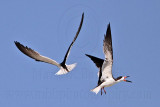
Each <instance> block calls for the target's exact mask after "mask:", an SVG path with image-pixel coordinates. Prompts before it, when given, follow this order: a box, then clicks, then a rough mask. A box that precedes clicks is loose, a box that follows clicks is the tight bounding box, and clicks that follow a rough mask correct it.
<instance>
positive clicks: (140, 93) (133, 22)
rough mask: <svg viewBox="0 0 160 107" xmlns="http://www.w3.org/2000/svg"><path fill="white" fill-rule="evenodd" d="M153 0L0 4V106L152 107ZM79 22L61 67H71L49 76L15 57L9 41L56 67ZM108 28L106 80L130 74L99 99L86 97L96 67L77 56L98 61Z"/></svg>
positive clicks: (155, 101) (156, 32)
mask: <svg viewBox="0 0 160 107" xmlns="http://www.w3.org/2000/svg"><path fill="white" fill-rule="evenodd" d="M159 10H160V1H159V0H150V1H149V0H148V1H146V0H134V1H133V0H132V1H131V0H67V1H66V0H61V1H58V0H57V1H55V0H14V1H13V0H1V1H0V36H1V42H0V50H1V51H0V59H1V64H0V65H1V66H0V67H1V69H0V106H1V107H56V106H59V107H64V106H70V107H72V106H76V107H82V106H92V107H95V106H99V107H100V106H106V107H119V106H125V107H135V106H145V107H150V106H156V105H159V104H160V102H159V99H160V94H159V90H160V86H159V84H160V81H159V75H160V72H159V70H160V66H159V64H160V57H159V55H160V50H159V49H160V48H159V46H160V42H159V41H160V27H159V25H160V12H159ZM83 12H84V23H83V26H82V29H81V32H80V34H79V37H78V38H77V40H76V42H75V44H74V46H73V47H72V49H71V53H70V56H69V58H68V60H67V64H72V63H75V62H77V63H78V64H77V67H76V68H75V69H74V70H73V71H71V72H70V73H68V74H67V75H63V76H55V75H54V74H55V73H56V72H57V71H58V68H57V67H56V66H52V65H49V64H45V63H41V62H36V61H34V60H32V59H30V58H29V57H27V56H25V55H24V54H22V53H21V52H20V51H19V50H18V49H17V48H16V46H15V45H14V41H19V42H20V43H22V44H24V45H27V46H28V47H31V48H32V49H34V50H36V51H38V52H39V53H41V54H42V55H45V56H48V57H50V58H53V59H54V60H56V61H57V62H61V61H62V60H63V57H64V55H65V52H66V51H67V48H68V46H69V44H70V43H71V41H72V40H73V38H74V36H75V33H76V31H77V29H78V26H79V23H80V19H81V15H82V13H83ZM109 22H110V24H111V31H112V39H113V54H114V64H113V75H114V76H115V77H117V76H120V75H123V76H125V75H129V76H131V77H130V78H128V80H132V81H133V83H132V84H131V83H126V82H121V83H119V84H116V85H114V86H113V87H109V88H105V89H106V91H107V94H106V95H103V96H101V95H100V93H99V94H98V95H95V94H94V93H92V92H90V89H92V88H94V87H95V86H96V84H97V79H98V78H97V71H98V69H97V68H96V66H95V65H94V64H93V62H92V61H91V60H90V59H89V58H87V57H86V56H85V55H84V54H85V53H87V54H91V55H94V56H97V57H100V58H104V54H103V51H102V46H103V38H104V34H105V32H106V29H107V25H108V23H109Z"/></svg>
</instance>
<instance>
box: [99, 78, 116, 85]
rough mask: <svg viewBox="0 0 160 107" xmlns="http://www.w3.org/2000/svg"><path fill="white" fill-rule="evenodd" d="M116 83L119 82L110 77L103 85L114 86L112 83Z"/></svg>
mask: <svg viewBox="0 0 160 107" xmlns="http://www.w3.org/2000/svg"><path fill="white" fill-rule="evenodd" d="M116 83H117V82H115V80H114V79H112V78H111V79H108V80H107V81H105V82H103V83H102V84H101V87H110V86H112V85H114V84H116Z"/></svg>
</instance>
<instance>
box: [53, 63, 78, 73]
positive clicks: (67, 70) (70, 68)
mask: <svg viewBox="0 0 160 107" xmlns="http://www.w3.org/2000/svg"><path fill="white" fill-rule="evenodd" d="M75 67H76V63H74V64H71V65H66V68H64V67H62V66H61V68H60V70H59V71H58V72H57V73H56V74H55V75H63V74H67V73H68V72H70V71H72V70H73V69H74V68H75Z"/></svg>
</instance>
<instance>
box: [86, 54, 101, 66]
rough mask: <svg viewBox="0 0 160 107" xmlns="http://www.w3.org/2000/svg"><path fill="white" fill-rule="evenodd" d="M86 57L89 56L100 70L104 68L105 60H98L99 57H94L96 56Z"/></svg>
mask: <svg viewBox="0 0 160 107" xmlns="http://www.w3.org/2000/svg"><path fill="white" fill-rule="evenodd" d="M85 55H86V56H88V57H89V58H90V59H91V60H92V61H93V62H94V63H95V64H96V66H97V67H98V68H101V67H102V65H103V62H104V60H103V59H100V58H97V57H94V56H91V55H88V54H85Z"/></svg>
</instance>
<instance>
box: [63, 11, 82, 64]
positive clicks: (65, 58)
mask: <svg viewBox="0 0 160 107" xmlns="http://www.w3.org/2000/svg"><path fill="white" fill-rule="evenodd" d="M83 19H84V13H83V14H82V18H81V22H80V25H79V28H78V31H77V33H76V35H75V37H74V39H73V41H72V43H71V44H70V46H69V48H68V50H67V52H66V55H65V57H64V60H63V62H62V63H64V64H65V62H66V60H67V57H68V55H69V52H70V50H71V47H72V46H73V43H74V42H75V40H76V39H77V37H78V34H79V32H80V30H81V27H82V24H83Z"/></svg>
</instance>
